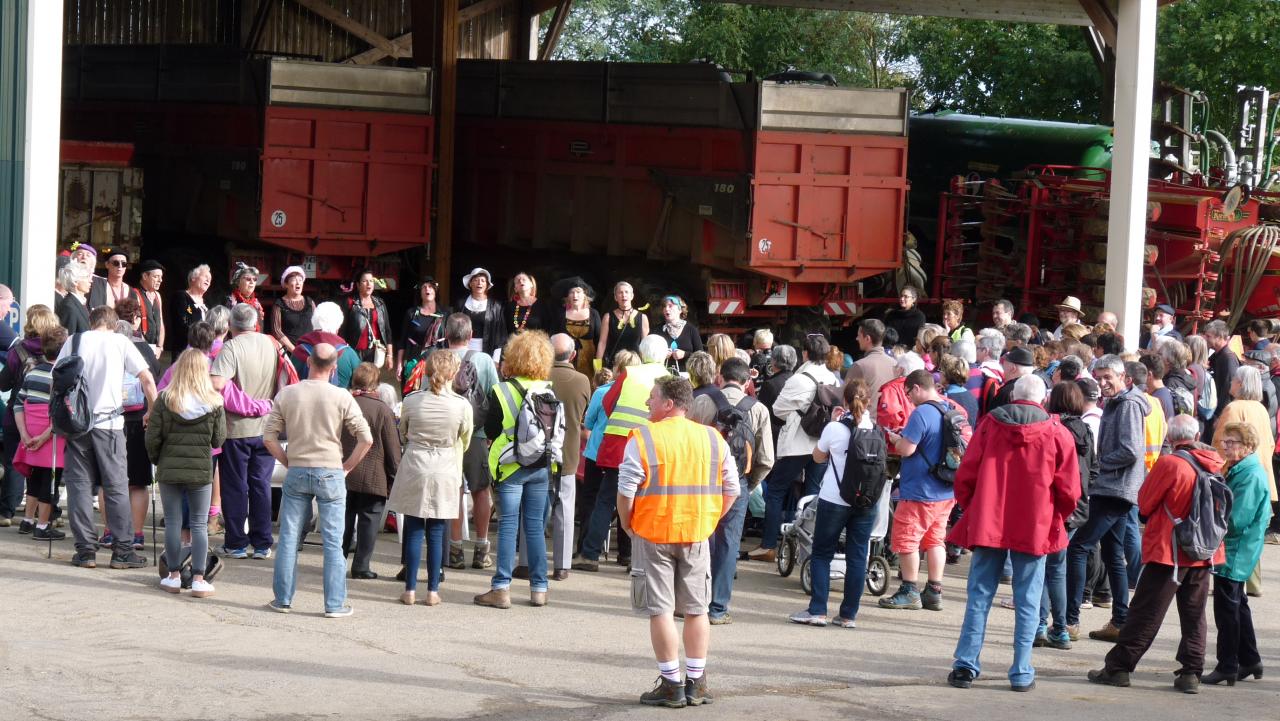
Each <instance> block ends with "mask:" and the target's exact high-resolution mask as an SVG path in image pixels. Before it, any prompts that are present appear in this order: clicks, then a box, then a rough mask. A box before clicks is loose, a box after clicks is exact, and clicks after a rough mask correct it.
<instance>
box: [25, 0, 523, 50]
mask: <svg viewBox="0 0 1280 721" xmlns="http://www.w3.org/2000/svg"><path fill="white" fill-rule="evenodd" d="M48 1H50V2H54V1H56V0H48ZM63 2H64V4H65V14H64V17H65V20H64V22H65V40H66V44H68V45H81V44H84V45H123V44H141V45H152V44H161V43H170V44H189V45H232V46H239V45H243V44H244V40H245V38H247V37H248V35H249V32H250V29H251V28H252V26H253V21H254V15H255V14H256V13H257V10H258V2H257V0H63ZM267 2H268V3H269V4H270V14H269V15H268V20H267V23H266V25H265V26H264V28H263V31H262V37H261V39H260V41H259V43H258V48H257V49H258V50H259V51H261V52H268V53H281V54H286V55H301V56H308V57H315V58H319V59H322V60H325V61H328V62H337V61H341V60H345V59H346V58H349V57H351V56H353V55H356V54H358V53H362V52H364V51H365V50H368V49H369V46H368V45H367V44H366V43H365V42H364V41H362V40H360V39H359V38H356V37H353V36H351V35H350V34H348V33H347V32H346V31H344V30H342V29H341V28H338V27H336V26H334V25H333V24H332V23H330V22H328V21H327V20H324V19H323V18H321V17H319V16H317V15H316V14H315V13H312V12H311V11H310V10H307V9H306V8H304V7H302V6H301V5H299V4H298V3H296V2H294V0H267ZM325 2H327V3H329V5H331V6H332V7H333V8H334V9H335V10H338V11H339V12H342V13H343V14H345V15H347V16H348V17H350V18H352V19H354V20H356V21H357V22H359V23H360V24H362V25H364V26H366V27H368V28H370V29H372V30H374V31H375V32H378V33H379V34H381V35H383V36H384V37H386V38H390V39H395V38H397V37H399V36H401V35H404V34H405V33H407V32H409V31H410V29H411V27H412V12H411V9H410V6H411V4H412V3H411V2H410V0H325ZM4 4H5V5H6V6H7V5H9V4H10V3H7V2H6V3H4ZM469 4H471V3H469V2H466V1H465V0H464V1H463V2H462V3H461V5H462V7H464V8H465V7H466V6H467V5H469ZM516 5H517V3H514V2H513V3H510V4H508V5H505V6H502V7H499V8H498V9H496V10H493V11H491V12H488V13H485V14H484V15H481V16H480V17H477V18H475V19H473V20H471V21H469V22H466V23H463V24H462V25H460V26H459V28H458V40H459V42H458V56H459V57H462V58H482V59H487V58H508V57H510V56H511V53H513V52H514V51H515V34H514V31H515V27H516V23H517V21H518V17H519V12H518V10H517V9H516Z"/></svg>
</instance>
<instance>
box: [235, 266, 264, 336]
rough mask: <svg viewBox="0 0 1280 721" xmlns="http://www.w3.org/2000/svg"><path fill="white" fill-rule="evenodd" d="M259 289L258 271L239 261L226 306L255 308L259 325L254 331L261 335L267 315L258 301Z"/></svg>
mask: <svg viewBox="0 0 1280 721" xmlns="http://www.w3.org/2000/svg"><path fill="white" fill-rule="evenodd" d="M257 289H258V269H257V268H255V267H253V266H252V265H247V264H245V263H241V262H239V261H237V262H236V269H235V271H234V272H233V273H232V274H231V295H228V296H227V302H226V306H227V307H228V308H235V307H236V306H237V305H238V304H240V303H244V304H246V305H251V306H253V309H254V310H256V311H258V323H257V325H255V326H254V328H253V329H254V330H255V331H257V332H258V333H261V332H262V319H263V317H264V315H265V314H264V313H263V310H262V301H260V300H258V295H257V293H256V291H257Z"/></svg>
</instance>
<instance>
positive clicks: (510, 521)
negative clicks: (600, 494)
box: [492, 468, 616, 591]
mask: <svg viewBox="0 0 1280 721" xmlns="http://www.w3.org/2000/svg"><path fill="white" fill-rule="evenodd" d="M550 474H551V471H550V469H548V468H521V469H520V470H518V471H516V472H515V473H513V474H511V477H510V478H507V479H506V480H504V481H503V482H502V483H499V484H498V487H497V489H496V490H497V499H498V511H499V516H498V563H497V567H496V568H495V569H494V572H493V584H492V585H493V588H494V589H495V590H501V589H504V588H510V587H511V572H512V571H513V570H515V565H516V534H517V533H519V532H520V530H521V528H520V526H521V524H522V523H523V524H524V529H523V530H524V544H525V548H526V549H528V552H529V588H530V590H533V591H546V590H547V535H546V534H547V523H546V514H547V493H548V492H549V490H548V489H549V488H550V487H551V475H550ZM615 478H616V476H615ZM602 490H603V489H602ZM615 500H616V499H615Z"/></svg>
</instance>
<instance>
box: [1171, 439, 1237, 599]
mask: <svg viewBox="0 0 1280 721" xmlns="http://www.w3.org/2000/svg"><path fill="white" fill-rule="evenodd" d="M1173 455H1175V456H1177V457H1178V458H1181V459H1182V460H1184V461H1186V462H1187V463H1190V464H1191V467H1192V468H1193V469H1195V472H1196V487H1195V490H1194V491H1192V494H1191V508H1190V509H1189V510H1188V511H1187V516H1186V518H1177V517H1175V516H1174V515H1173V514H1172V513H1170V512H1169V506H1168V505H1165V507H1164V512H1165V515H1167V516H1169V520H1170V521H1173V534H1172V535H1173V546H1174V551H1175V552H1174V554H1173V567H1174V572H1175V573H1176V572H1177V568H1178V554H1177V551H1179V550H1180V551H1182V553H1183V554H1184V555H1185V556H1186V557H1187V558H1190V559H1191V560H1193V561H1207V560H1209V559H1211V558H1213V554H1214V553H1216V552H1217V551H1218V548H1219V547H1220V546H1221V545H1222V539H1224V538H1226V536H1227V521H1228V520H1229V519H1230V518H1231V501H1232V495H1231V488H1230V487H1228V486H1227V482H1226V480H1224V479H1223V478H1222V475H1221V474H1218V473H1211V472H1209V471H1208V470H1206V469H1205V468H1204V466H1202V465H1200V463H1199V461H1197V460H1196V459H1195V456H1193V455H1191V454H1190V453H1188V452H1186V451H1174V454H1173ZM1175 577H1176V576H1175Z"/></svg>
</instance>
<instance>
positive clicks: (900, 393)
mask: <svg viewBox="0 0 1280 721" xmlns="http://www.w3.org/2000/svg"><path fill="white" fill-rule="evenodd" d="M915 409H916V407H915V404H913V403H912V402H911V399H910V398H908V397H907V379H906V378H894V379H893V380H891V381H889V382H888V383H885V384H884V385H882V386H880V405H879V406H877V407H876V423H877V424H879V425H880V426H883V427H884V429H885V430H889V431H893V432H894V433H901V432H902V429H903V428H906V427H907V419H909V418H910V417H911V412H912V411H914V410H915Z"/></svg>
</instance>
